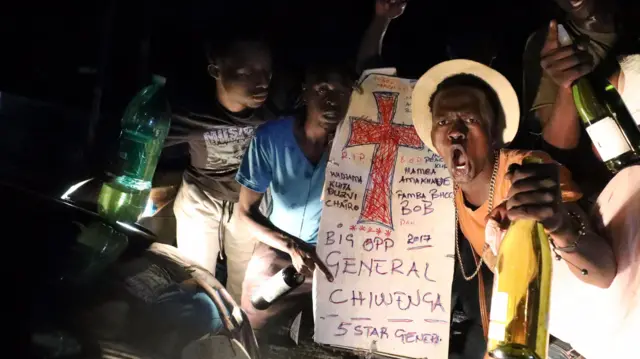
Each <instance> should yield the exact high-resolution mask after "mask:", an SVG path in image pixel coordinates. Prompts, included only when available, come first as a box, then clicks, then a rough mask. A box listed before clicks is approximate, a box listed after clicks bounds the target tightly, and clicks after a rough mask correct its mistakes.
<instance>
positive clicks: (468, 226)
mask: <svg viewBox="0 0 640 359" xmlns="http://www.w3.org/2000/svg"><path fill="white" fill-rule="evenodd" d="M412 103H413V108H412V111H413V121H414V126H415V128H416V131H417V133H418V135H419V136H420V138H421V139H422V141H423V142H424V143H425V144H426V145H427V146H428V147H429V148H430V149H431V150H432V151H434V152H437V153H438V154H439V155H440V156H441V157H442V158H443V159H444V161H445V163H446V165H447V167H448V168H449V172H450V174H451V177H452V179H453V182H454V185H455V205H456V218H457V220H458V223H459V225H460V229H461V231H462V233H463V234H464V237H465V238H466V239H467V240H468V241H469V243H470V244H471V246H472V248H473V249H474V252H475V255H476V256H477V257H476V267H475V268H466V267H465V266H464V264H463V262H462V261H461V260H460V254H459V253H458V256H457V257H458V259H457V262H458V264H459V265H460V267H461V268H460V269H461V271H462V275H463V276H464V278H465V279H466V280H471V279H473V278H474V277H475V276H476V275H478V273H481V270H480V268H481V267H482V265H483V263H484V264H486V265H488V266H489V268H490V269H493V266H494V265H495V252H496V248H495V247H496V245H495V243H487V242H486V241H485V230H486V226H487V221H488V220H489V219H491V220H495V221H497V222H499V223H500V224H499V225H500V226H502V227H504V226H506V225H507V224H508V222H509V220H514V219H519V218H527V219H534V220H536V221H538V222H540V223H542V224H543V225H544V227H545V228H546V229H547V231H548V233H549V234H550V240H551V241H552V244H553V246H554V247H555V248H556V252H557V253H558V254H559V258H562V259H564V260H565V261H566V262H567V265H568V268H569V269H570V270H571V272H572V273H573V274H574V275H575V276H576V277H578V278H579V279H580V280H581V281H583V282H585V283H588V284H591V285H593V286H597V287H601V288H606V287H608V286H609V285H610V284H611V282H612V281H613V278H614V276H615V273H616V263H615V259H614V256H613V252H612V249H611V247H610V245H609V244H608V242H607V241H606V240H605V239H604V238H602V237H601V236H600V235H598V234H597V233H595V232H594V231H593V230H591V226H590V223H589V220H588V217H587V216H586V215H585V213H584V211H583V210H582V209H581V208H580V206H579V205H578V204H577V201H578V200H579V199H580V197H581V193H580V192H579V190H578V189H577V187H576V186H575V185H574V184H573V182H572V180H571V174H570V173H569V172H568V171H567V170H566V169H565V168H563V167H562V166H560V165H559V164H557V163H556V162H554V161H553V160H552V159H551V158H550V157H549V156H548V155H547V154H546V153H544V152H538V151H521V150H509V149H504V148H503V147H504V145H505V144H507V143H509V142H510V141H511V140H512V139H513V137H514V136H515V134H516V132H517V127H518V123H519V105H518V99H517V95H516V93H515V91H514V90H513V88H512V87H511V85H510V83H509V81H508V80H507V79H506V78H505V77H504V76H502V75H501V74H500V73H498V72H497V71H495V70H493V69H491V68H490V67H487V66H485V65H482V64H479V63H476V62H473V61H469V60H452V61H447V62H443V63H441V64H439V65H436V66H434V67H433V68H431V69H430V70H429V71H428V72H427V73H426V74H424V75H423V76H422V77H421V78H420V80H418V82H417V84H416V86H415V89H414V91H413V99H412ZM528 156H535V157H538V158H540V159H542V160H543V161H544V163H543V164H522V161H523V159H524V158H525V157H528ZM490 222H491V221H490ZM456 248H459V244H458V238H456ZM480 275H481V274H480ZM479 279H481V278H479ZM480 292H481V294H480V302H481V308H480V309H481V312H483V315H482V317H483V324H484V325H485V333H486V325H487V323H486V322H487V320H486V318H488V316H487V315H486V313H487V312H486V311H487V308H486V305H485V303H484V301H485V299H484V298H485V297H484V295H483V294H482V292H483V288H482V286H481V288H480Z"/></svg>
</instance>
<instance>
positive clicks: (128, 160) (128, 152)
mask: <svg viewBox="0 0 640 359" xmlns="http://www.w3.org/2000/svg"><path fill="white" fill-rule="evenodd" d="M118 157H119V159H120V163H121V172H120V173H121V175H125V176H130V177H133V178H142V177H143V176H144V171H145V166H146V162H147V150H146V142H145V141H144V138H140V136H136V135H135V134H133V133H130V132H128V131H123V132H122V137H121V138H120V148H119V149H118Z"/></svg>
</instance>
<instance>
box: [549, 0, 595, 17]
mask: <svg viewBox="0 0 640 359" xmlns="http://www.w3.org/2000/svg"><path fill="white" fill-rule="evenodd" d="M554 1H555V2H556V3H557V4H558V5H559V6H560V7H561V8H562V10H564V11H565V12H566V13H567V14H569V15H571V16H572V17H574V18H576V19H580V20H585V19H587V18H588V17H589V16H591V15H593V13H594V12H595V7H596V3H597V2H598V0H554Z"/></svg>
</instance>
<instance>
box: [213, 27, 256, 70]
mask: <svg viewBox="0 0 640 359" xmlns="http://www.w3.org/2000/svg"><path fill="white" fill-rule="evenodd" d="M227 32H228V33H222V34H221V33H219V32H216V33H214V34H212V35H211V36H210V37H209V38H208V39H206V40H205V54H206V56H207V60H209V62H210V63H214V62H216V60H219V59H225V58H228V57H229V56H230V55H232V53H233V51H234V49H235V46H236V45H237V44H239V43H242V42H249V43H259V44H261V45H264V46H266V47H267V48H269V39H268V38H267V37H266V36H265V32H264V31H260V30H259V29H257V28H256V27H254V26H251V27H243V28H242V29H233V30H232V31H227Z"/></svg>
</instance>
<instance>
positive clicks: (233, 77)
mask: <svg viewBox="0 0 640 359" xmlns="http://www.w3.org/2000/svg"><path fill="white" fill-rule="evenodd" d="M218 62H219V63H218V70H219V72H218V75H219V78H218V81H221V83H222V86H223V88H224V90H225V92H226V95H227V96H228V97H229V99H230V100H232V101H233V102H235V103H238V104H241V105H243V106H246V107H248V108H258V107H260V106H262V104H263V103H264V102H265V100H266V99H267V94H268V89H269V82H270V81H271V53H270V52H269V49H268V48H267V47H266V45H264V44H262V43H259V42H238V43H236V44H234V45H233V48H232V49H231V51H230V53H229V56H227V57H226V58H223V59H220V60H218Z"/></svg>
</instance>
